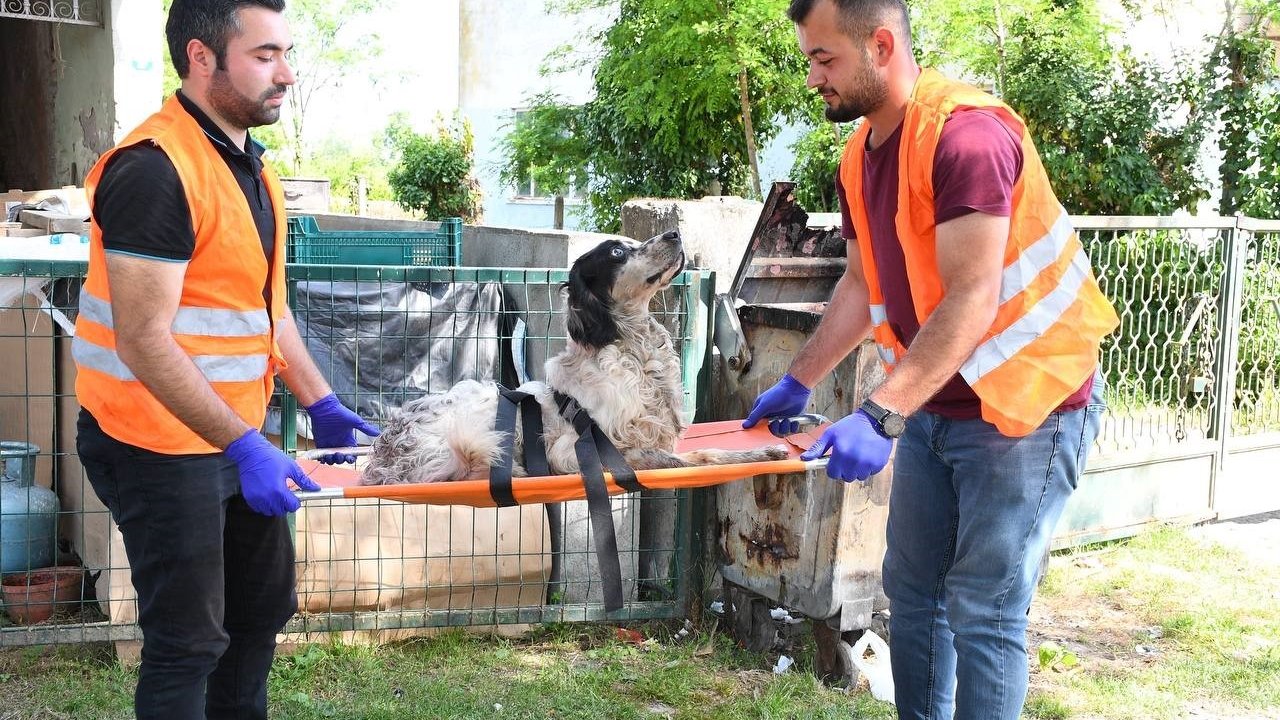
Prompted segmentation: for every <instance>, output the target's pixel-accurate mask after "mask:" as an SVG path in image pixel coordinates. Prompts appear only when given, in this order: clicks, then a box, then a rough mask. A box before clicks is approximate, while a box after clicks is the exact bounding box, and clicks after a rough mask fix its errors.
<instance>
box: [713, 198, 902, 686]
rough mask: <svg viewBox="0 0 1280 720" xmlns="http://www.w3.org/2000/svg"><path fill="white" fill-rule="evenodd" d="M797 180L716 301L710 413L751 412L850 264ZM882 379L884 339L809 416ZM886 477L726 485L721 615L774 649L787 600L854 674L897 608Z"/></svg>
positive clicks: (855, 357) (849, 401)
mask: <svg viewBox="0 0 1280 720" xmlns="http://www.w3.org/2000/svg"><path fill="white" fill-rule="evenodd" d="M793 188H794V184H793V183H785V182H779V183H775V184H774V186H773V188H772V190H771V192H770V194H769V197H768V198H767V199H766V200H765V203H764V208H763V209H762V211H761V214H760V219H759V221H758V222H757V223H756V227H755V230H754V232H753V234H752V238H751V242H750V243H749V244H748V246H747V250H746V252H745V253H744V256H743V258H742V262H741V264H740V265H739V268H738V271H737V274H736V276H735V277H734V281H733V285H732V288H731V290H730V292H729V293H728V294H727V295H725V296H720V297H718V298H717V303H716V305H717V307H716V310H717V317H716V334H715V343H716V347H717V348H718V349H719V350H720V358H721V360H720V362H718V363H716V364H714V365H713V372H714V373H716V374H717V376H716V377H713V379H712V382H711V392H710V395H711V398H710V402H711V403H712V413H713V414H714V415H713V417H716V418H741V417H746V416H747V414H748V412H749V411H750V409H751V406H752V403H753V402H754V401H755V398H756V396H757V395H758V394H759V393H760V392H761V391H763V390H765V389H767V388H769V387H770V386H771V385H773V383H775V382H777V380H778V379H779V378H781V377H782V375H783V374H784V373H785V372H786V371H787V368H788V366H789V365H790V362H791V359H792V358H793V357H794V356H795V354H796V353H797V352H798V351H799V350H800V348H801V347H802V346H803V345H804V344H805V342H806V341H807V340H808V338H809V337H810V336H811V335H812V334H813V331H814V330H815V328H816V327H817V325H818V321H819V320H820V319H821V317H822V312H823V310H824V309H825V306H826V300H827V299H828V298H829V297H830V294H831V290H832V288H833V287H834V286H835V283H836V281H837V280H838V279H839V278H840V275H841V274H842V273H843V272H844V268H845V241H844V240H843V239H842V238H841V237H840V228H839V216H835V215H829V214H828V215H824V216H815V217H814V218H812V219H811V218H810V216H809V215H808V214H807V213H806V212H805V211H804V210H803V209H801V208H800V207H799V206H798V205H797V204H796V202H795V199H794V196H793V195H792V189H793ZM883 377H884V375H883V370H882V369H881V366H880V363H879V361H878V359H877V356H876V352H875V348H874V345H872V344H871V343H869V342H868V343H864V344H862V345H860V346H859V347H858V348H857V349H856V350H855V351H854V352H853V353H851V354H850V355H849V356H848V357H847V358H845V360H844V361H842V362H841V363H840V364H839V365H838V366H837V367H836V369H835V370H834V371H833V372H832V373H831V374H830V375H829V376H828V377H827V378H826V379H825V380H823V382H822V383H820V384H819V385H818V386H817V387H816V388H814V391H813V395H812V399H811V402H810V406H809V408H808V411H809V412H816V413H821V414H823V415H826V416H827V417H829V418H830V419H832V420H833V421H834V420H836V419H838V418H841V417H843V416H845V415H847V414H849V413H851V412H853V411H854V410H855V409H856V408H857V407H858V405H859V404H860V403H861V402H862V400H863V399H864V398H865V397H866V396H867V394H868V393H869V392H870V391H871V390H873V389H874V388H875V387H876V386H877V385H879V383H880V382H881V381H882V380H883ZM890 484H891V469H890V468H886V469H885V470H884V471H883V472H881V473H880V474H878V475H876V476H874V477H872V478H871V479H870V481H868V482H867V483H849V484H846V483H843V482H840V481H839V480H832V479H830V478H828V477H827V475H826V473H825V472H823V471H816V472H810V473H807V474H803V475H801V474H794V475H785V476H776V475H774V476H760V477H757V478H754V479H753V480H748V481H743V482H736V483H729V484H726V485H721V486H719V488H718V489H717V497H716V506H717V520H718V523H719V526H718V541H719V553H720V573H721V575H722V577H723V578H724V581H725V596H726V597H725V612H726V614H727V616H728V618H729V620H730V624H731V626H732V628H733V631H734V632H735V634H736V636H737V637H738V639H739V641H740V642H742V643H743V644H744V645H746V646H748V647H750V648H752V649H754V650H757V651H760V650H766V649H768V646H769V645H770V644H771V643H772V641H773V639H774V638H775V634H776V629H775V628H776V626H775V623H774V621H773V619H772V618H771V617H770V606H771V605H770V603H772V605H775V606H776V605H782V606H784V607H787V608H789V609H790V610H791V611H793V612H798V613H801V614H803V615H805V616H807V617H808V618H810V619H811V620H812V621H813V622H812V626H813V634H814V638H815V641H816V644H817V649H818V653H817V656H818V658H817V659H818V663H817V664H818V671H819V674H820V675H822V676H824V678H825V679H827V680H828V681H836V682H839V681H844V682H847V683H849V684H850V685H852V684H853V683H854V682H856V680H857V670H856V669H855V668H854V667H853V664H852V655H851V650H852V646H853V644H854V643H855V642H856V641H857V639H858V638H859V637H860V636H861V635H862V632H863V631H865V630H867V629H868V628H872V627H873V626H875V627H876V628H877V629H878V630H880V631H881V632H882V634H883V617H885V616H884V615H883V614H881V611H883V610H885V609H886V608H887V607H888V601H887V600H886V599H885V596H884V591H883V589H882V586H881V562H882V560H883V558H884V551H885V523H886V522H887V519H888V504H889V488H890ZM766 601H768V602H766Z"/></svg>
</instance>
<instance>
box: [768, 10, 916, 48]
mask: <svg viewBox="0 0 1280 720" xmlns="http://www.w3.org/2000/svg"><path fill="white" fill-rule="evenodd" d="M820 1H821V0H791V6H790V7H788V8H787V17H789V18H791V22H793V23H802V22H804V19H805V18H807V17H809V13H810V12H812V11H813V6H814V5H816V4H818V2H820ZM828 1H829V2H830V3H831V4H832V5H835V6H836V13H837V14H838V15H839V16H840V31H841V32H843V33H844V34H845V35H848V36H849V37H851V38H853V39H854V40H865V39H866V38H867V37H868V36H870V35H871V33H872V31H874V30H875V29H876V28H877V27H880V26H881V25H891V24H896V25H898V29H899V30H900V31H901V32H902V37H903V39H905V40H906V41H907V42H911V20H910V18H909V17H908V14H907V4H906V2H904V0H828Z"/></svg>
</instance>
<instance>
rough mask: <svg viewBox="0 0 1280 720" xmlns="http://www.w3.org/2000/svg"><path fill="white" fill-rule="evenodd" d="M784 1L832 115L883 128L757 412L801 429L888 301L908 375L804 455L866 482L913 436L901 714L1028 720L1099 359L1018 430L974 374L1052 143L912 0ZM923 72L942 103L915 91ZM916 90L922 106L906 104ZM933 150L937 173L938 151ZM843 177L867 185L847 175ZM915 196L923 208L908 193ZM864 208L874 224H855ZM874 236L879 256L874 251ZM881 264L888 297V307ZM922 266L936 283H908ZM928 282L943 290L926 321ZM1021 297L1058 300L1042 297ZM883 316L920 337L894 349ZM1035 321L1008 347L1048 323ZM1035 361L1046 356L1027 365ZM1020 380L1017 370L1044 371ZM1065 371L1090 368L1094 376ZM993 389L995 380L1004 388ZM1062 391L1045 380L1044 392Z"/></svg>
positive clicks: (1086, 441)
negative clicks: (954, 69) (933, 36)
mask: <svg viewBox="0 0 1280 720" xmlns="http://www.w3.org/2000/svg"><path fill="white" fill-rule="evenodd" d="M788 15H789V16H790V18H791V20H792V21H793V22H795V23H796V31H797V35H798V36H799V41H800V47H801V50H802V51H803V52H804V54H805V55H806V56H807V57H808V58H809V77H808V84H809V86H810V87H813V88H815V89H817V90H818V92H819V93H820V94H821V95H822V98H823V100H824V102H825V103H826V106H827V119H829V120H832V121H835V122H850V121H853V120H856V119H858V118H864V122H865V123H867V125H866V127H867V128H869V133H868V134H866V136H865V137H866V145H865V147H863V148H853V149H851V150H850V151H849V152H848V153H847V154H846V156H845V157H846V161H845V162H856V161H857V160H858V159H861V162H862V167H861V168H852V167H844V168H842V169H841V173H839V174H838V177H837V183H838V185H837V189H838V193H837V195H838V197H839V198H840V203H841V210H842V211H843V214H844V228H843V230H844V236H845V238H846V239H847V240H848V243H849V252H848V258H849V260H848V268H847V270H846V271H845V274H844V275H843V276H842V277H841V279H840V281H839V283H837V285H836V287H835V289H834V291H833V293H832V296H831V301H830V303H829V304H828V306H827V309H826V312H825V313H824V314H823V318H822V322H821V323H819V325H818V328H817V330H815V331H814V334H813V336H812V337H811V338H810V339H809V341H808V342H807V343H806V344H805V347H804V348H803V349H801V351H800V352H799V353H798V354H797V355H796V357H795V359H794V360H793V361H792V363H791V367H790V370H789V371H788V373H787V374H786V375H785V376H783V378H782V379H781V380H780V381H779V382H778V383H777V384H776V385H774V386H773V387H771V388H769V389H768V390H766V391H765V392H763V393H761V394H760V396H759V397H758V398H757V399H756V403H755V406H754V407H753V408H752V410H751V413H750V415H748V417H747V419H746V421H744V423H743V425H744V426H746V427H751V426H753V425H755V424H756V423H757V422H759V421H760V420H761V419H763V418H774V419H773V420H772V421H771V422H770V426H771V428H773V429H774V430H775V432H785V430H786V429H787V428H788V427H789V426H790V425H791V424H792V421H790V420H789V419H788V416H790V415H795V414H797V413H799V412H802V411H803V410H804V409H805V407H806V406H807V404H808V400H809V395H810V390H809V389H810V388H812V387H813V386H814V385H815V384H816V383H817V382H818V381H820V380H821V379H822V378H823V377H825V376H826V375H827V374H828V373H830V372H831V370H832V369H833V368H834V367H835V366H836V364H837V363H839V362H840V360H842V359H843V358H844V357H845V356H846V355H848V353H849V352H851V351H852V350H853V349H854V348H856V347H857V345H858V344H859V343H861V342H862V341H863V340H864V339H866V338H867V336H868V335H869V334H870V333H871V330H872V322H873V312H874V313H876V316H875V317H874V321H875V322H876V323H877V325H881V328H882V334H881V336H879V340H880V343H879V344H880V345H881V352H882V356H884V357H885V359H886V360H887V361H888V362H889V363H890V364H892V365H893V370H892V372H890V374H889V375H888V378H887V379H886V380H885V382H884V383H883V384H882V385H881V386H880V387H878V388H876V389H875V390H874V391H873V392H872V393H871V396H870V397H869V398H868V400H867V401H866V402H864V403H863V405H862V407H861V408H859V409H858V410H857V411H856V412H855V413H853V414H851V415H849V416H848V417H845V418H842V419H841V420H839V421H838V422H836V423H835V424H834V425H832V426H831V427H830V428H828V429H827V430H826V431H825V432H824V433H823V435H822V437H821V439H819V440H818V442H817V443H816V444H815V445H814V446H813V447H811V448H810V449H809V450H808V451H807V452H806V453H805V454H804V455H803V456H802V457H803V458H804V459H814V458H816V457H818V456H821V455H823V454H825V453H826V452H827V451H828V450H829V451H830V453H831V457H830V459H829V461H828V465H827V474H828V475H830V476H831V477H833V478H839V479H843V480H846V481H849V480H860V481H865V480H868V479H870V478H871V476H873V475H876V473H878V472H879V471H880V470H881V469H882V468H884V466H885V465H886V464H887V462H888V460H889V455H890V452H891V451H892V450H893V447H894V441H895V439H896V441H897V450H896V454H895V456H894V465H893V478H892V489H891V494H890V499H889V520H888V527H887V528H886V535H887V551H886V553H885V559H884V574H883V581H884V589H885V594H886V595H887V596H888V598H889V603H890V610H891V616H890V629H889V647H890V663H891V665H892V668H893V679H894V687H895V702H896V704H897V708H898V715H899V717H901V718H916V719H919V720H925V719H926V718H927V719H929V720H946V719H947V718H952V717H954V718H956V719H958V720H977V719H978V718H982V719H984V720H985V719H988V718H991V719H995V720H1015V719H1016V718H1018V717H1019V715H1020V713H1021V709H1022V704H1023V701H1024V699H1025V697H1026V691H1027V649H1026V620H1027V612H1028V610H1029V608H1030V604H1031V598H1032V595H1033V594H1034V590H1035V582H1036V578H1037V575H1038V571H1039V562H1040V559H1041V558H1042V557H1043V555H1044V553H1045V552H1047V549H1048V547H1049V540H1050V537H1051V535H1052V532H1053V529H1054V526H1055V525H1056V523H1057V520H1058V518H1059V517H1060V516H1061V513H1062V510H1063V507H1064V506H1065V504H1066V501H1067V498H1068V497H1070V494H1071V491H1072V490H1073V489H1074V488H1075V485H1076V482H1077V480H1078V478H1079V475H1080V471H1081V469H1082V467H1083V464H1084V461H1085V459H1086V456H1087V453H1088V450H1089V447H1090V446H1091V445H1092V443H1093V438H1094V437H1095V436H1096V434H1097V430H1098V424H1099V413H1100V412H1101V409H1102V405H1101V390H1102V388H1101V381H1100V380H1099V379H1098V377H1097V375H1094V376H1093V377H1092V378H1090V379H1089V380H1087V381H1086V382H1085V383H1084V384H1083V385H1082V386H1081V387H1080V388H1079V389H1078V390H1076V391H1075V392H1074V393H1072V394H1071V395H1070V396H1069V397H1067V398H1066V399H1065V401H1064V402H1062V403H1061V404H1059V406H1058V407H1057V408H1056V410H1054V411H1053V412H1051V413H1049V416H1048V418H1047V419H1046V420H1045V421H1044V422H1043V423H1042V424H1041V425H1040V426H1038V427H1036V428H1033V429H1030V431H1029V432H1028V433H1027V434H1025V435H1023V436H1020V437H1010V436H1006V435H1004V434H1002V433H1001V432H1000V430H999V429H998V428H997V427H996V426H995V425H994V424H993V423H991V422H988V421H987V419H984V417H983V409H984V407H983V404H982V403H981V402H980V401H979V399H978V395H977V394H976V393H975V392H974V390H973V388H972V387H971V386H970V385H969V384H968V383H967V382H966V381H965V379H964V378H963V377H962V376H961V375H960V374H959V373H958V371H959V369H960V368H961V366H962V365H964V364H965V363H966V361H967V360H969V359H970V357H971V356H974V354H975V349H977V348H978V347H979V344H980V343H982V342H983V341H984V340H985V339H986V336H987V334H988V332H989V331H990V330H991V328H992V327H993V325H994V323H995V319H996V316H997V310H998V309H999V307H1000V301H1001V296H1002V292H1004V291H1008V290H1009V289H1010V288H1008V287H1005V286H1004V283H1003V282H1002V280H1003V278H1004V276H1005V274H1006V273H1005V259H1006V258H1005V254H1006V251H1007V250H1008V249H1010V248H1013V249H1017V248H1019V247H1021V244H1020V243H1022V242H1024V241H1025V240H1026V239H1025V238H1022V237H1021V236H1020V235H1019V236H1016V237H1015V236H1014V233H1015V231H1014V227H1015V226H1014V223H1013V221H1012V220H1011V218H1017V219H1018V220H1019V221H1029V220H1035V221H1036V222H1041V221H1046V218H1045V217H1044V215H1045V214H1046V212H1047V211H1046V210H1045V207H1046V203H1048V204H1049V205H1052V206H1056V205H1057V204H1056V202H1053V197H1052V190H1051V188H1050V187H1049V182H1048V180H1047V179H1046V178H1045V177H1044V174H1043V171H1042V170H1041V169H1040V165H1039V162H1038V159H1036V158H1033V157H1026V156H1024V152H1029V150H1028V151H1024V148H1031V147H1032V146H1031V145H1030V144H1024V142H1023V138H1022V137H1021V132H1022V130H1021V127H1019V125H1018V123H1017V122H1016V121H1012V120H1011V118H1010V114H1011V111H1009V110H1008V109H1007V108H1003V107H1002V106H1000V105H999V104H998V102H997V101H995V100H994V99H987V98H985V97H983V98H981V99H978V100H975V101H967V102H965V103H961V102H959V101H958V100H957V99H956V97H957V93H961V92H963V93H965V94H964V97H966V98H977V97H978V96H977V95H976V94H975V92H970V91H969V90H967V89H966V90H960V89H958V88H957V87H956V86H955V85H953V84H951V83H949V82H947V81H945V80H943V79H942V78H941V76H939V75H938V74H937V73H934V72H932V71H928V72H929V75H928V77H927V79H924V80H922V79H921V78H922V70H921V69H920V68H919V67H918V66H917V65H916V63H915V60H914V59H913V57H912V54H911V29H910V25H909V21H908V16H907V9H906V5H905V3H904V2H903V0H792V2H791V6H790V8H789V10H788ZM917 84H920V86H921V87H925V88H926V90H925V91H923V92H922V96H923V97H926V98H929V99H928V100H921V101H920V102H918V103H917V102H916V95H915V90H916V89H917ZM931 93H933V94H931ZM938 98H941V99H938ZM947 100H955V102H953V103H948V102H947ZM912 103H916V104H915V105H914V107H915V108H916V109H917V110H918V112H916V113H915V114H913V115H909V114H908V108H910V107H913V106H912ZM953 105H954V106H955V107H957V109H956V110H955V111H953V112H951V113H950V114H949V115H947V117H946V120H945V122H944V123H943V124H942V128H941V131H940V132H939V133H934V132H933V130H932V128H933V127H934V126H932V125H930V126H928V127H927V128H926V127H925V125H924V122H925V121H924V120H922V119H921V118H925V117H928V118H930V119H932V118H934V117H936V115H930V114H929V113H937V112H943V111H944V110H941V108H949V107H952V106H953ZM1002 113H1003V114H1002ZM922 128H923V129H922ZM855 137H856V138H858V139H861V138H862V137H863V135H862V134H861V133H859V134H858V135H856V136H855ZM908 142H909V143H913V145H912V146H910V147H905V148H904V146H903V143H908ZM859 151H861V152H859ZM930 151H932V152H933V155H932V174H931V176H930V175H928V173H929V167H928V166H925V165H923V164H922V163H923V162H925V160H924V159H925V158H929V157H930V155H929V152H930ZM903 158H905V160H904V159H903ZM903 162H907V163H911V167H909V168H908V167H900V165H901V163H903ZM1028 166H1029V167H1031V168H1034V172H1026V170H1027V167H1028ZM908 171H910V173H908ZM922 176H924V177H926V178H930V180H931V182H929V181H924V180H921V179H920V178H921V177H922ZM840 177H843V178H844V179H845V181H847V182H848V183H849V184H850V185H852V184H853V183H858V184H859V185H860V186H861V193H859V194H858V195H853V194H852V193H851V192H850V190H852V188H849V187H843V186H841V183H840V180H839V178H840ZM904 177H906V178H909V180H906V181H904V179H903V178H904ZM1028 197H1031V198H1034V199H1035V202H1027V201H1026V200H1027V198H1028ZM900 198H902V199H904V201H909V202H910V205H909V206H908V207H900ZM930 205H932V207H931V208H930V207H929V206H930ZM851 208H853V209H854V210H856V212H851ZM1053 209H1054V208H1053V207H1049V210H1050V211H1051V210H1053ZM1058 209H1059V210H1060V208H1058ZM924 213H930V214H929V215H927V216H923V217H922V214H924ZM853 217H858V218H859V223H860V224H859V227H860V228H861V229H862V230H863V231H864V232H862V233H859V235H862V234H865V235H866V237H861V236H859V237H855V233H854V232H853V230H854V223H853V221H852V218H853ZM1061 217H1063V218H1064V217H1065V213H1063V214H1062V216H1061ZM863 221H865V222H863ZM1059 222H1061V223H1063V224H1064V225H1063V226H1064V227H1066V226H1065V220H1061V221H1048V223H1049V224H1050V225H1054V226H1055V227H1057V225H1058V224H1059ZM1033 224H1034V223H1031V222H1021V224H1020V225H1018V227H1019V228H1021V227H1030V226H1032V225H1033ZM900 228H901V230H900ZM1067 230H1068V231H1069V228H1067ZM1046 237H1052V236H1049V235H1046ZM904 241H909V242H910V243H912V244H910V245H908V247H921V246H924V244H925V243H931V246H926V247H928V250H926V251H921V252H920V253H918V254H920V255H925V256H926V257H925V258H924V259H922V258H918V257H915V254H913V259H912V262H914V263H916V265H913V266H912V267H911V272H908V266H907V262H908V261H907V258H906V256H905V255H904V252H903V242H904ZM863 243H866V244H868V247H869V248H870V253H869V256H870V258H871V260H872V262H873V263H874V267H866V268H864V267H863V262H865V260H864V258H866V257H867V256H868V255H867V254H864V253H863V252H861V250H864V249H866V248H860V245H861V244H863ZM1041 254H1043V253H1041ZM1037 257H1039V256H1037ZM1023 259H1024V256H1019V257H1018V258H1017V262H1021V261H1022V260H1023ZM1050 259H1053V257H1051V258H1050ZM1036 262H1038V260H1035V259H1028V260H1027V263H1028V265H1031V266H1034V264H1035V263H1036ZM1015 264H1016V263H1015ZM1086 264H1087V263H1086ZM1022 267H1023V266H1021V265H1019V267H1018V269H1022ZM872 271H874V277H875V278H878V280H879V283H878V284H879V290H880V294H881V295H882V296H883V301H882V303H881V302H880V301H879V300H877V303H876V306H875V307H872V305H871V297H872V294H871V293H872V290H871V287H872V284H871V283H870V282H869V281H868V278H869V277H871V276H872ZM913 278H915V279H916V282H918V283H920V287H915V288H913V287H912V279H913ZM1015 287H1016V286H1015ZM1059 287H1062V284H1061V283H1060V284H1059ZM1054 292H1057V289H1055V290H1054ZM1064 294H1065V292H1064ZM939 295H940V299H939ZM917 297H921V298H926V299H927V301H928V302H930V303H936V305H934V306H933V307H931V308H929V310H928V313H927V316H925V317H924V318H923V321H922V319H921V318H920V317H919V315H918V314H917V310H916V298H917ZM1046 297H1047V296H1046ZM881 313H883V315H882V316H881V315H880V314H881ZM1025 313H1026V315H1025V316H1035V319H1036V320H1040V319H1041V318H1045V317H1047V318H1048V321H1049V322H1056V321H1057V320H1056V318H1057V317H1058V316H1056V315H1054V314H1053V309H1052V308H1051V307H1049V303H1045V302H1039V301H1037V303H1036V304H1035V305H1034V306H1033V307H1032V308H1031V309H1029V310H1026V311H1025ZM1025 316H1024V317H1025ZM1021 319H1022V318H1021V317H1019V318H1018V321H1019V322H1020V321H1021ZM884 326H887V328H888V329H889V330H891V331H892V333H893V335H894V336H896V339H897V341H898V344H899V345H900V346H901V348H906V352H905V354H903V353H902V352H901V348H898V347H889V343H887V340H886V336H885V335H884V334H883V327H884ZM1011 327H1012V326H1011ZM1022 327H1026V326H1022ZM1022 327H1020V328H1019V331H1020V332H1021V335H1020V336H1019V337H1018V338H1017V339H1015V340H1012V341H1010V342H1009V343H1008V344H1009V345H1011V346H1012V345H1015V344H1016V342H1017V341H1021V340H1023V339H1025V338H1027V337H1029V336H1032V335H1033V333H1032V331H1030V330H1027V331H1023V330H1022ZM1001 340H1003V338H1001ZM1082 342H1083V340H1082ZM1020 347H1025V345H1023V346H1020ZM1055 350H1056V351H1057V352H1061V353H1063V354H1062V356H1061V357H1065V358H1069V359H1070V360H1072V361H1073V364H1072V367H1075V368H1084V369H1086V370H1087V368H1088V367H1089V363H1092V362H1095V360H1096V358H1095V357H1094V354H1095V353H1096V346H1094V345H1089V346H1088V347H1084V346H1080V347H1065V348H1055ZM1010 352H1012V353H1020V352H1021V351H1020V350H1018V349H1016V348H1015V349H1013V350H1011V351H1010ZM1038 359H1039V356H1036V355H1031V356H1029V359H1028V363H1027V364H1031V365H1034V364H1035V363H1036V361H1037V360H1038ZM1022 367H1024V366H1017V368H1016V369H1017V370H1021V368H1022ZM1063 375H1064V377H1065V376H1066V374H1065V373H1063ZM1016 377H1017V378H1018V380H1015V381H1013V383H1011V384H1017V383H1018V382H1020V381H1021V379H1022V378H1023V377H1030V375H1027V374H1019V375H1016ZM1069 377H1070V378H1071V380H1070V382H1071V384H1074V382H1075V381H1076V378H1077V377H1078V375H1077V374H1076V373H1075V372H1072V373H1071V374H1070V376H1069ZM1034 391H1035V389H1034V388H1028V392H1034ZM991 392H994V391H991ZM991 392H989V391H987V390H984V397H986V398H987V400H988V402H990V401H992V399H993V396H992V394H991ZM1046 395H1047V393H1046ZM1056 397H1060V395H1051V396H1048V397H1045V399H1044V404H1043V405H1041V408H1043V407H1044V406H1045V405H1051V404H1052V403H1053V402H1054V399H1055V398H1056ZM997 399H1002V400H1006V401H1007V400H1009V398H1007V397H1004V398H997ZM887 479H888V478H882V479H878V480H876V482H885V481H886V480H887Z"/></svg>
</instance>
